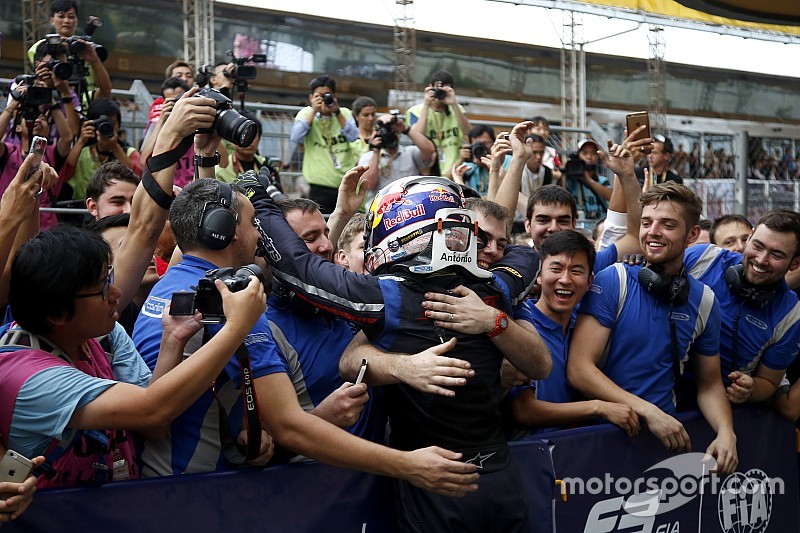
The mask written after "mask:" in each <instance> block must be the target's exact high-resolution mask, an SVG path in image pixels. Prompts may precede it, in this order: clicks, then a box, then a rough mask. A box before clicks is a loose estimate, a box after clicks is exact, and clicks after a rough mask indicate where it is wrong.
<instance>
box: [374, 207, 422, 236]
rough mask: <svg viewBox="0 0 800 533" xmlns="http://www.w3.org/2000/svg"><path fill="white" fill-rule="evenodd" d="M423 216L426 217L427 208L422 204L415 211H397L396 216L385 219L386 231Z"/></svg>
mask: <svg viewBox="0 0 800 533" xmlns="http://www.w3.org/2000/svg"><path fill="white" fill-rule="evenodd" d="M421 216H425V206H424V205H422V204H420V205H418V206H416V207H415V208H414V209H400V210H398V211H397V215H396V216H394V217H391V218H389V217H387V218H384V219H383V227H384V229H386V230H390V229H392V228H393V227H395V226H396V225H398V224H402V223H403V222H405V221H407V220H411V219H412V218H417V217H421Z"/></svg>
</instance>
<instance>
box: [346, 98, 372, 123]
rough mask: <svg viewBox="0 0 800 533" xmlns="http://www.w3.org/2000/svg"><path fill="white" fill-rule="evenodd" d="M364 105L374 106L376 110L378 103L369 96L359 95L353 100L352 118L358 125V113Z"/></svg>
mask: <svg viewBox="0 0 800 533" xmlns="http://www.w3.org/2000/svg"><path fill="white" fill-rule="evenodd" d="M365 107H374V108H375V109H376V110H377V109H378V103H377V102H376V101H375V100H373V99H372V98H370V97H369V96H359V97H358V98H356V99H355V101H353V107H352V111H353V120H355V121H356V125H358V114H359V113H361V110H362V109H364V108H365Z"/></svg>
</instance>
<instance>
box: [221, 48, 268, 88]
mask: <svg viewBox="0 0 800 533" xmlns="http://www.w3.org/2000/svg"><path fill="white" fill-rule="evenodd" d="M228 55H229V56H231V63H233V65H234V66H233V72H230V73H229V72H228V71H225V76H226V77H228V78H231V79H233V80H236V81H239V80H254V79H256V75H257V74H258V71H257V70H256V66H255V65H246V64H245V63H266V62H267V54H253V55H252V56H251V57H236V56H235V55H233V50H228Z"/></svg>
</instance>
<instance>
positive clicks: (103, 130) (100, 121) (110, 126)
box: [92, 115, 114, 139]
mask: <svg viewBox="0 0 800 533" xmlns="http://www.w3.org/2000/svg"><path fill="white" fill-rule="evenodd" d="M92 126H94V129H95V130H96V131H97V133H99V134H100V135H102V136H103V137H105V138H106V139H110V138H111V137H113V136H114V123H113V122H112V121H111V119H109V118H108V117H107V116H105V115H100V116H99V117H97V118H96V119H94V120H93V121H92Z"/></svg>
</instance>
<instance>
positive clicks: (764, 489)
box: [717, 468, 772, 533]
mask: <svg viewBox="0 0 800 533" xmlns="http://www.w3.org/2000/svg"><path fill="white" fill-rule="evenodd" d="M717 511H718V512H719V525H720V526H721V527H722V531H724V532H725V533H763V532H764V531H766V530H767V526H768V525H769V518H770V515H772V484H771V480H770V478H769V476H767V474H766V473H765V472H764V471H763V470H759V469H757V468H753V469H751V470H748V471H747V472H746V473H744V474H742V473H741V472H734V473H733V474H731V475H730V477H728V478H727V479H726V480H725V483H724V484H723V486H722V489H721V490H720V493H719V497H718V498H717Z"/></svg>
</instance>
